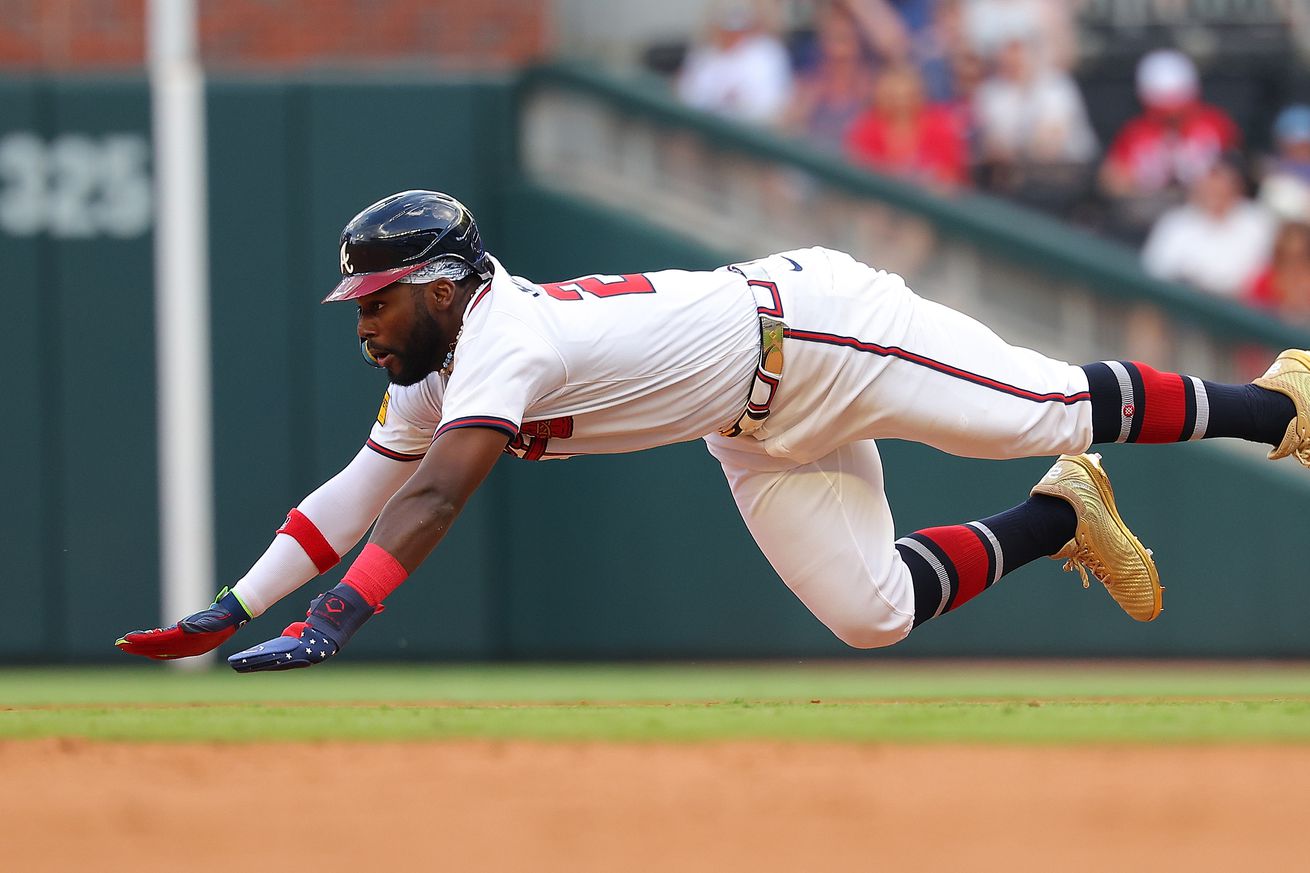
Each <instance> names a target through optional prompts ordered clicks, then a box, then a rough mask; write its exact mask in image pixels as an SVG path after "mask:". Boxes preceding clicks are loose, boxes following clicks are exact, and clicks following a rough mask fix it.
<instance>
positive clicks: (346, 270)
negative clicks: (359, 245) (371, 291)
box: [341, 239, 355, 276]
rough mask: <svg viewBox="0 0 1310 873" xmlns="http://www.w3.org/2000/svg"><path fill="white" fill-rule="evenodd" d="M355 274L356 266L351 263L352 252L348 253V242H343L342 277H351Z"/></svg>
mask: <svg viewBox="0 0 1310 873" xmlns="http://www.w3.org/2000/svg"><path fill="white" fill-rule="evenodd" d="M353 272H355V268H354V266H353V265H352V264H351V263H350V252H348V251H346V241H345V240H344V239H343V240H342V241H341V275H343V276H349V275H350V274H351V273H353Z"/></svg>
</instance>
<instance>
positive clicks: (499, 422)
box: [432, 415, 519, 440]
mask: <svg viewBox="0 0 1310 873" xmlns="http://www.w3.org/2000/svg"><path fill="white" fill-rule="evenodd" d="M461 427H489V428H491V429H492V430H498V431H500V432H501V433H503V434H504V435H505V439H508V440H512V439H514V437H516V436H518V432H519V426H518V425H517V424H515V423H514V422H512V421H510V420H509V419H508V418H497V417H495V416H494V415H466V416H464V417H463V418H456V419H453V420H451V421H448V422H446V423H445V424H443V425H442V426H441V427H439V428H437V432H436V434H435V435H434V436H433V437H432V438H433V439H434V440H435V439H437V438H438V437H440V436H441V435H442V434H443V433H445V432H446V431H448V430H459V429H460V428H461Z"/></svg>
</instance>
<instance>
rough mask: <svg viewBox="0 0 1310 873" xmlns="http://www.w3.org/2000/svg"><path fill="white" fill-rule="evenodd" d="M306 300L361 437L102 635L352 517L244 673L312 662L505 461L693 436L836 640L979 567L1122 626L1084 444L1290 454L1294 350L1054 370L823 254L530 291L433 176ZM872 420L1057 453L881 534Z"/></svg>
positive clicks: (262, 589) (956, 443) (138, 647)
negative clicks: (353, 329)
mask: <svg viewBox="0 0 1310 873" xmlns="http://www.w3.org/2000/svg"><path fill="white" fill-rule="evenodd" d="M340 258H341V274H342V278H341V282H340V284H338V285H337V286H336V288H335V289H334V290H333V291H332V293H331V294H329V295H328V296H327V298H326V301H325V302H327V301H340V300H353V301H355V302H356V304H357V305H358V307H359V315H358V335H359V341H360V349H361V351H362V352H363V355H364V357H365V358H366V359H367V360H368V361H369V363H371V364H373V365H374V366H377V367H380V368H382V369H384V370H386V371H387V375H388V377H389V379H390V382H391V385H390V388H389V390H388V391H387V393H386V395H385V397H384V399H383V401H382V408H381V410H380V411H379V413H378V417H377V422H376V423H375V424H374V425H373V428H372V433H371V435H370V436H369V438H368V441H367V442H366V443H365V445H364V447H363V448H362V449H361V450H360V452H359V453H358V454H357V455H356V456H355V458H354V459H353V460H352V461H351V462H350V463H349V464H348V465H346V467H345V469H343V470H342V471H341V472H340V473H338V474H337V475H336V476H334V477H333V478H332V479H330V480H328V481H327V482H326V483H324V484H323V485H322V486H321V487H319V488H318V489H317V490H316V491H314V492H313V493H312V494H310V495H309V496H308V497H306V498H305V499H304V500H303V501H302V502H301V503H300V505H299V506H298V507H296V508H295V509H293V510H291V513H290V514H289V515H288V516H287V519H286V522H285V523H284V524H283V525H282V527H281V528H279V529H278V531H277V535H276V536H275V537H274V538H273V542H272V544H271V545H270V546H269V547H268V550H267V551H266V552H265V553H264V554H263V555H262V556H261V557H260V558H259V560H257V561H256V562H255V564H254V566H253V567H251V568H250V571H249V572H248V573H247V574H246V575H245V576H244V577H242V578H241V579H240V580H239V581H238V582H237V583H236V584H235V586H233V587H232V588H231V589H230V590H229V589H227V588H224V589H223V590H222V591H221V592H219V596H218V598H217V599H216V601H215V603H214V604H213V606H211V607H210V608H209V609H206V610H204V611H202V612H198V613H196V614H194V615H191V616H188V617H186V618H184V619H182V620H181V621H179V622H178V623H177V624H176V625H173V626H171V627H167V628H156V629H153V630H146V631H134V632H131V633H128V634H126V635H125V636H124V637H122V638H121V639H119V640H118V642H117V645H118V646H119V647H120V648H121V649H122V650H123V651H125V652H129V653H132V654H138V655H144V656H146V657H151V658H165V659H166V658H179V657H186V656H189V655H197V654H200V653H202V652H206V651H209V650H211V649H213V648H215V647H216V646H218V645H219V644H221V643H223V642H224V641H225V640H227V639H228V638H229V637H230V636H231V635H232V634H233V633H235V632H236V630H237V629H238V628H240V627H241V626H242V625H243V624H245V623H246V622H247V621H249V620H250V619H252V618H255V617H256V616H258V615H260V614H261V613H262V612H264V611H265V610H266V609H268V608H269V606H271V605H272V604H273V603H275V602H276V601H278V600H279V599H281V598H282V597H285V596H286V595H287V594H290V593H291V592H292V591H295V590H296V589H297V588H299V587H301V586H302V585H303V584H305V582H307V581H308V580H310V579H311V578H313V577H315V576H317V575H319V574H321V573H325V572H327V571H328V570H329V569H331V568H332V567H333V566H334V565H335V564H336V563H337V562H338V560H339V556H340V555H342V554H345V553H346V552H347V551H349V550H350V549H351V548H352V547H353V546H354V545H355V544H356V543H357V542H358V541H359V539H360V538H361V537H363V535H364V534H365V532H366V531H367V530H368V528H369V526H370V525H373V524H374V521H375V520H376V525H375V526H374V528H373V534H372V537H371V538H370V540H369V542H368V543H367V545H365V546H364V549H363V551H362V552H361V553H360V555H359V557H358V558H357V559H356V560H355V561H354V563H353V564H352V565H351V566H350V568H349V569H348V570H347V571H346V573H345V576H344V579H343V581H342V582H341V583H340V584H338V585H337V586H336V587H334V588H332V589H331V590H330V591H328V592H327V593H326V594H322V595H320V596H319V597H317V598H316V599H314V601H313V602H312V604H311V605H310V609H309V612H308V615H307V617H306V619H305V621H303V622H297V623H295V624H293V625H291V626H290V627H288V628H287V629H286V630H285V631H284V632H283V635H282V636H281V637H278V638H276V639H273V640H269V641H268V642H265V643H263V644H261V645H257V646H254V647H252V648H249V649H246V650H245V651H242V652H238V653H237V654H235V655H233V656H232V657H230V658H229V659H228V661H229V663H230V664H231V666H232V667H233V668H235V669H236V670H237V671H239V672H251V671H256V670H285V669H291V668H296V667H308V666H311V665H313V664H317V663H320V662H321V661H323V660H326V659H327V658H330V657H332V656H333V655H335V654H336V653H337V652H339V651H340V650H341V648H342V647H343V646H344V645H345V644H346V643H347V642H348V641H349V640H350V638H351V636H352V635H353V634H354V633H355V632H356V631H357V630H359V628H360V626H361V625H363V624H364V622H365V621H367V620H368V619H369V618H370V617H371V616H372V615H374V614H375V613H376V612H379V611H381V609H382V603H383V600H384V599H385V598H386V597H387V595H388V594H390V593H391V592H392V591H394V590H395V589H396V587H397V586H399V585H400V584H401V583H402V582H404V581H405V579H406V577H407V576H409V574H410V573H412V572H413V571H414V569H415V568H416V567H418V565H419V564H421V563H422V562H423V560H424V558H426V557H427V556H428V554H429V553H430V552H431V551H432V549H433V548H435V547H436V546H437V544H438V543H440V542H441V540H442V538H443V537H444V536H445V535H446V532H447V531H448V530H449V529H450V525H451V524H452V522H454V520H455V518H456V516H458V515H459V512H460V510H461V508H462V507H463V506H464V503H465V501H466V500H468V498H469V496H470V495H471V494H473V492H474V491H475V490H476V489H477V487H478V485H479V484H480V483H481V482H482V480H483V478H484V477H486V475H487V473H488V472H489V471H490V470H491V468H492V465H493V464H495V463H496V461H497V460H498V459H499V458H500V457H501V456H502V455H504V454H511V455H515V456H517V457H520V458H525V459H528V460H545V459H548V458H567V457H571V456H574V455H586V454H597V453H609V452H632V451H638V450H640V449H645V448H650V447H652V446H659V445H664V444H667V443H674V442H679V441H683V440H691V439H701V438H703V439H704V440H705V442H706V444H707V445H708V447H709V450H710V452H711V453H712V454H713V455H714V457H715V458H717V459H718V460H719V461H720V463H721V464H722V466H723V471H724V474H725V476H726V477H727V480H728V484H729V487H730V488H731V490H732V495H733V497H734V499H735V500H736V503H737V507H738V509H739V510H740V511H741V514H742V517H743V518H744V519H745V521H746V524H747V526H748V527H749V529H750V531H751V533H752V535H753V536H754V537H755V540H756V542H757V543H758V544H759V546H760V548H761V549H762V550H763V551H764V554H765V555H766V556H767V557H768V559H769V561H770V563H771V564H772V565H773V567H774V569H775V570H776V571H777V572H778V575H779V576H781V577H782V579H783V581H784V582H786V584H787V585H788V586H789V587H790V588H791V590H792V591H793V592H795V594H796V596H797V597H798V598H800V600H801V601H802V602H803V603H804V604H805V605H806V606H807V607H808V608H809V609H810V610H811V611H812V612H813V613H814V614H815V615H816V616H817V617H818V618H819V619H820V620H821V621H822V622H823V623H824V624H825V625H827V626H828V627H829V628H830V629H831V630H832V631H833V633H835V634H836V635H837V636H838V637H839V638H841V639H842V640H844V641H845V642H846V643H848V644H850V645H852V646H856V647H860V648H869V647H875V646H887V645H891V644H893V643H896V642H898V641H900V640H902V639H904V638H905V637H906V636H907V635H908V634H909V633H910V632H911V631H912V630H913V629H914V628H916V627H918V626H919V625H921V624H923V623H924V622H926V621H930V620H932V619H933V618H936V617H937V616H939V615H942V614H943V613H946V612H949V611H951V610H954V609H958V608H959V607H960V606H962V605H964V604H965V603H967V602H968V601H969V600H971V599H972V598H974V597H976V596H978V595H979V594H981V593H982V592H983V591H984V590H986V589H987V588H990V587H991V586H992V585H994V584H995V583H996V582H997V581H998V580H999V579H1000V578H1001V577H1002V576H1004V575H1005V574H1007V573H1009V572H1011V571H1013V570H1014V569H1016V568H1017V567H1021V566H1023V565H1024V564H1027V563H1029V562H1031V561H1033V560H1035V559H1036V558H1039V557H1042V556H1051V557H1054V558H1056V559H1059V560H1063V561H1065V562H1066V564H1065V568H1066V569H1075V570H1078V571H1079V573H1080V574H1081V575H1082V580H1083V584H1084V585H1087V584H1088V579H1087V574H1088V573H1091V574H1092V575H1093V576H1095V577H1096V578H1097V579H1098V580H1100V582H1101V583H1102V584H1104V585H1105V587H1106V588H1107V589H1108V590H1109V592H1110V595H1111V596H1112V597H1114V599H1115V600H1116V601H1117V602H1118V603H1119V605H1120V606H1121V607H1122V608H1123V609H1124V611H1126V612H1127V613H1128V614H1129V615H1130V616H1131V617H1132V618H1134V619H1137V620H1138V621H1150V620H1152V619H1154V618H1155V617H1156V616H1157V615H1159V613H1160V605H1161V590H1162V589H1161V587H1160V580H1159V576H1158V574H1157V572H1156V568H1155V564H1154V562H1153V560H1152V558H1151V553H1150V550H1149V549H1146V548H1144V547H1143V546H1142V544H1141V543H1140V542H1139V541H1138V539H1137V538H1136V537H1135V536H1134V535H1133V534H1132V532H1131V531H1130V530H1129V529H1128V527H1127V525H1125V523H1124V521H1123V519H1122V518H1121V517H1120V515H1119V511H1118V509H1117V508H1116V506H1115V500H1114V495H1113V492H1112V491H1111V489H1110V482H1109V480H1108V479H1107V478H1106V474H1105V472H1104V470H1103V469H1102V468H1101V465H1100V463H1099V458H1098V456H1096V455H1087V454H1081V453H1082V452H1084V451H1086V450H1087V449H1088V448H1089V447H1090V446H1092V445H1094V444H1097V443H1107V442H1131V443H1138V442H1140V443H1165V442H1180V441H1185V440H1195V439H1207V438H1211V437H1237V438H1240V439H1246V440H1252V441H1257V442H1264V443H1267V444H1269V445H1270V446H1272V447H1273V449H1272V451H1271V452H1270V454H1269V456H1270V458H1274V459H1277V458H1282V457H1286V456H1288V455H1295V456H1296V458H1297V459H1298V460H1299V461H1300V462H1301V463H1302V464H1304V465H1306V466H1310V353H1307V352H1305V351H1298V350H1290V351H1286V352H1283V353H1282V354H1281V355H1280V356H1279V357H1278V359H1277V360H1276V361H1275V362H1274V363H1273V365H1272V366H1271V367H1270V368H1269V370H1268V372H1266V373H1265V375H1263V376H1262V377H1260V378H1259V379H1257V380H1255V382H1254V383H1252V384H1249V385H1224V384H1218V383H1214V382H1208V381H1205V380H1202V379H1199V378H1197V377H1195V376H1186V375H1179V374H1175V373H1163V372H1159V371H1157V370H1154V369H1152V368H1151V367H1149V366H1147V365H1146V364H1142V363H1137V362H1131V361H1105V362H1100V363H1092V364H1085V365H1083V366H1073V365H1070V364H1066V363H1063V362H1061V361H1056V360H1052V359H1050V358H1047V357H1044V356H1042V355H1040V354H1037V353H1036V352H1033V351H1030V350H1028V349H1023V348H1016V347H1014V346H1010V345H1007V344H1006V343H1005V342H1004V341H1002V340H1001V339H1000V338H999V337H997V336H996V335H995V334H994V333H992V332H991V331H990V330H989V329H988V328H987V327H985V326H984V325H982V324H980V323H978V322H977V321H974V320H973V319H971V318H968V317H966V316H964V315H962V314H960V313H958V312H955V311H953V310H950V309H948V308H946V307H944V306H941V305H938V304H936V303H933V302H931V301H928V300H925V299H923V298H921V297H918V296H917V295H915V294H914V293H913V292H912V291H911V290H910V289H909V288H907V287H906V285H905V283H904V282H903V281H902V280H901V279H900V277H898V276H896V275H893V274H891V273H887V272H884V271H882V270H877V269H874V268H872V267H868V266H865V265H864V264H862V263H859V262H858V261H856V260H854V259H853V258H851V257H850V256H849V255H846V254H843V253H842V252H838V251H832V250H829V249H823V248H810V249H799V250H796V251H789V252H783V253H780V254H775V255H770V256H768V257H764V258H760V259H758V260H755V261H750V262H746V263H740V264H733V265H731V266H727V267H722V268H720V269H718V270H714V271H710V272H687V271H682V270H664V271H660V272H653V273H634V274H630V275H592V276H584V277H582V278H579V279H575V280H573V281H570V282H558V283H550V284H537V283H534V282H530V281H528V280H526V279H521V278H518V277H516V276H513V275H511V274H510V273H509V272H507V271H506V269H505V268H504V267H503V266H502V265H501V264H500V263H499V262H498V261H497V260H496V259H495V258H493V257H491V256H490V255H489V254H488V253H487V252H486V251H485V249H484V248H483V244H482V240H481V238H480V236H479V233H478V229H477V225H476V224H475V222H474V220H473V216H472V215H471V214H470V213H469V211H468V210H467V209H465V208H464V206H462V205H461V204H460V203H459V202H457V201H456V200H454V199H452V198H450V197H448V196H446V195H445V194H440V193H436V192H432V191H406V192H403V193H400V194H396V195H393V196H391V197H387V198H385V199H383V200H380V201H378V202H377V203H375V204H373V205H372V206H369V207H368V208H367V209H365V210H364V211H362V212H360V213H359V214H358V215H357V216H355V217H354V218H353V219H352V220H351V221H350V223H349V224H347V225H346V227H345V230H344V231H343V233H342V236H341V246H340ZM880 437H894V438H898V439H907V440H916V441H918V442H921V443H926V444H928V445H932V446H935V447H937V448H939V449H942V450H944V451H947V452H951V453H953V454H957V455H964V456H968V457H975V458H1016V457H1026V456H1033V455H1059V456H1060V457H1059V459H1058V460H1057V461H1056V462H1055V463H1054V465H1053V466H1052V467H1051V469H1050V471H1049V472H1048V473H1047V474H1046V475H1045V476H1044V477H1043V478H1042V479H1041V481H1039V482H1038V483H1037V484H1036V485H1035V486H1034V487H1033V488H1032V490H1031V492H1030V494H1029V495H1028V497H1027V499H1026V500H1024V501H1023V502H1021V503H1019V504H1018V505H1016V506H1014V507H1012V508H1009V509H1006V510H1004V511H1003V512H1000V513H997V514H996V515H992V516H990V517H987V518H982V519H978V520H975V521H970V522H968V523H965V524H952V525H946V526H942V527H934V528H928V529H926V530H920V531H915V532H913V533H909V534H907V535H905V536H903V537H901V538H899V539H897V538H896V536H895V534H894V532H893V525H892V515H891V509H890V507H889V506H888V505H887V500H886V497H885V496H884V493H883V478H882V465H881V462H880V460H879V456H878V446H877V442H876V440H877V439H878V438H880Z"/></svg>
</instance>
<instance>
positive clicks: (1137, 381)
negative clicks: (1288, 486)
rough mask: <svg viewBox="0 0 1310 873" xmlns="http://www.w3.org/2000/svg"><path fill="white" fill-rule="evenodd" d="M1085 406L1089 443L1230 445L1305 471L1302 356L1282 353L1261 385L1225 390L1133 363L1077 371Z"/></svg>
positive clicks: (1307, 361) (1309, 419)
mask: <svg viewBox="0 0 1310 873" xmlns="http://www.w3.org/2000/svg"><path fill="white" fill-rule="evenodd" d="M1082 370H1083V372H1084V373H1086V374H1087V384H1088V392H1089V394H1090V397H1091V406H1092V442H1093V443H1112V442H1120V443H1172V442H1183V441H1187V440H1197V439H1209V438H1212V437H1236V438H1239V439H1244V440H1250V441H1252V442H1259V443H1266V444H1268V445H1269V446H1272V447H1274V449H1273V451H1271V452H1270V457H1272V458H1282V457H1286V456H1287V455H1289V454H1294V453H1295V454H1297V456H1298V458H1300V460H1301V462H1302V463H1303V464H1306V465H1307V466H1310V451H1307V448H1310V441H1307V429H1308V426H1310V354H1307V353H1306V352H1302V351H1296V350H1291V351H1287V352H1284V353H1283V354H1282V355H1280V356H1279V358H1278V360H1277V361H1276V362H1275V363H1274V365H1273V366H1272V367H1271V368H1270V370H1269V372H1267V373H1266V374H1265V375H1264V376H1262V377H1261V378H1259V379H1257V380H1255V382H1253V383H1251V384H1247V385H1225V384H1222V383H1218V382H1209V381H1206V380H1204V379H1199V378H1197V377H1195V376H1188V375H1184V374H1180V373H1162V372H1159V371H1157V370H1155V369H1154V368H1152V367H1150V366H1147V365H1146V364H1143V363H1140V362H1137V361H1103V362H1100V363H1095V364H1086V365H1084V366H1083V367H1082Z"/></svg>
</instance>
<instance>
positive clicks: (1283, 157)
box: [1260, 105, 1310, 221]
mask: <svg viewBox="0 0 1310 873" xmlns="http://www.w3.org/2000/svg"><path fill="white" fill-rule="evenodd" d="M1274 147H1275V148H1276V149H1277V152H1276V153H1275V155H1274V156H1273V158H1272V159H1271V160H1270V161H1269V164H1268V165H1267V166H1266V168H1265V175H1264V181H1263V182H1262V183H1261V184H1260V202H1261V203H1263V204H1265V206H1267V207H1268V208H1269V209H1271V210H1273V211H1274V212H1275V213H1277V214H1278V216H1279V217H1280V218H1284V219H1291V220H1295V221H1310V211H1307V205H1310V106H1303V105H1295V106H1288V107H1287V108H1286V109H1284V110H1283V111H1282V112H1280V113H1279V114H1278V118H1277V120H1275V121H1274Z"/></svg>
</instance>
